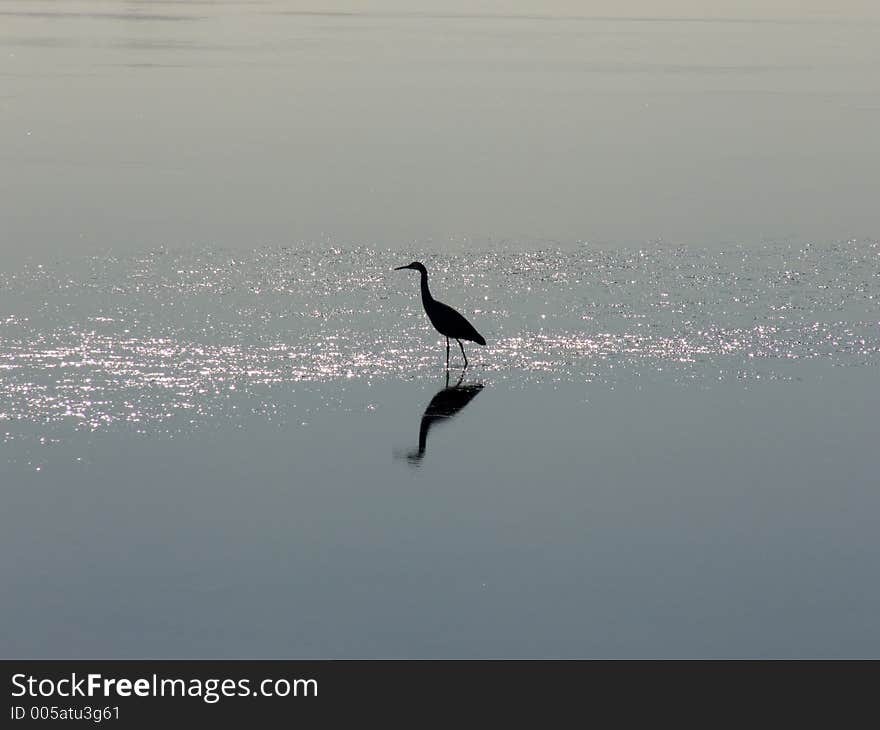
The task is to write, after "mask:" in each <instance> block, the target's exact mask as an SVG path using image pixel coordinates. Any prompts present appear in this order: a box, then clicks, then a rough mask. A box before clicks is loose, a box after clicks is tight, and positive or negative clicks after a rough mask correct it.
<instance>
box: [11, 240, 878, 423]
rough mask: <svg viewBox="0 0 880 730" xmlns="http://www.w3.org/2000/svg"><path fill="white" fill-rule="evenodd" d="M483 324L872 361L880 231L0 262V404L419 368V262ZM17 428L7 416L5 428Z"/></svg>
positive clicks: (187, 415)
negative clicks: (792, 241)
mask: <svg viewBox="0 0 880 730" xmlns="http://www.w3.org/2000/svg"><path fill="white" fill-rule="evenodd" d="M410 258H423V259H424V260H425V261H426V263H427V265H428V266H429V268H430V270H431V273H432V277H431V284H432V288H433V290H434V293H435V296H437V297H438V298H440V299H441V300H447V301H449V302H450V303H452V304H454V305H455V306H456V307H458V308H460V309H461V310H462V311H464V312H465V313H466V314H467V315H468V316H469V317H470V318H471V319H472V320H473V321H474V322H475V323H476V324H477V326H478V328H479V329H480V330H481V331H483V333H484V334H485V336H486V337H487V339H488V340H489V347H488V348H486V349H483V348H477V347H476V346H470V347H469V350H470V351H471V352H472V358H471V359H472V362H473V366H472V370H471V372H472V373H478V374H480V375H481V377H485V378H487V379H489V380H492V379H511V378H514V379H517V380H525V381H527V382H528V381H531V382H540V381H546V380H566V381H596V380H599V381H605V382H610V383H613V382H614V381H615V379H617V378H620V377H621V374H622V373H626V374H630V375H632V374H634V375H638V376H647V375H650V374H651V373H656V372H664V371H665V372H667V373H671V374H672V375H673V377H675V378H676V379H679V380H682V381H685V380H695V381H710V380H715V379H719V378H722V379H724V378H760V377H764V378H774V377H790V370H788V369H785V370H784V372H783V371H782V370H780V367H779V366H780V364H781V363H786V362H791V361H797V360H817V359H820V360H826V361H828V362H830V363H833V364H835V365H876V364H877V355H878V352H880V263H878V261H880V248H878V244H877V243H876V242H866V241H860V242H857V241H850V242H845V243H840V244H825V245H815V246H810V247H802V248H796V247H785V246H767V247H764V248H763V249H760V250H739V249H732V250H727V251H721V252H715V251H703V250H694V249H688V248H670V247H662V246H660V247H657V248H654V249H651V250H638V251H630V252H626V251H624V252H620V251H616V252H610V251H603V250H599V249H595V248H591V247H587V246H584V247H582V248H581V249H580V250H577V251H562V250H546V251H536V252H520V253H498V252H491V253H469V254H462V255H457V256H454V257H453V256H432V255H424V254H423V253H419V252H415V251H413V252H405V253H403V254H402V253H400V252H390V251H376V250H371V249H355V250H343V249H341V248H330V249H329V250H326V251H303V250H295V249H257V250H254V251H253V252H251V253H250V254H247V255H243V254H241V253H235V254H231V253H228V252H225V251H222V250H199V251H192V252H173V251H165V250H158V251H155V252H152V253H150V254H149V255H146V256H140V257H132V258H110V259H106V260H102V259H90V260H80V261H69V262H62V263H57V264H54V265H52V266H48V265H40V266H35V267H30V268H27V269H24V270H21V271H18V272H12V273H7V274H6V275H5V276H4V278H3V279H2V280H0V289H2V304H3V306H4V308H5V309H6V311H7V312H9V314H7V316H6V318H5V320H4V321H3V323H2V325H0V370H2V373H3V377H2V381H0V397H2V402H3V404H4V406H3V410H2V414H0V418H2V419H3V420H5V421H7V422H13V423H14V422H26V423H31V424H41V423H42V424H64V425H66V426H68V425H69V426H72V427H76V428H85V429H92V430H94V429H99V428H105V427H108V426H111V425H113V424H117V423H128V424H132V425H134V426H136V428H137V429H139V430H152V429H157V428H158V429H161V428H162V425H161V424H163V423H166V422H168V421H169V420H171V419H174V418H175V417H183V420H184V422H185V423H188V424H189V425H190V426H192V425H196V424H198V423H200V422H205V421H208V420H210V419H213V418H216V417H218V416H221V415H222V416H226V417H228V416H234V415H235V412H236V410H237V409H239V408H240V407H241V403H242V402H244V401H245V400H249V401H252V407H254V408H263V409H271V408H273V405H272V404H273V402H274V396H273V391H272V388H273V387H275V386H278V387H294V386H296V387H301V386H302V385H304V384H307V383H309V382H327V381H334V380H345V379H350V378H358V379H373V378H388V377H394V378H414V377H419V376H422V375H426V374H429V373H433V372H435V371H436V370H437V369H438V368H439V367H440V366H441V365H442V358H443V352H444V351H443V347H442V343H441V342H440V340H439V339H438V336H437V335H436V333H435V332H434V331H433V330H432V329H431V328H430V326H429V324H428V322H427V320H426V318H425V317H424V315H423V313H422V311H421V305H420V302H419V300H418V293H417V292H418V288H417V283H416V280H415V279H414V278H413V277H410V276H407V275H406V272H393V271H392V270H391V269H392V268H393V267H394V266H395V265H398V264H399V263H400V262H401V261H403V260H407V261H408V260H409V259H410ZM9 428H10V429H11V430H10V433H14V429H15V427H14V425H12V426H10V427H9Z"/></svg>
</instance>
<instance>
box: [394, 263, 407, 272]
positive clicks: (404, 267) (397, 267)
mask: <svg viewBox="0 0 880 730" xmlns="http://www.w3.org/2000/svg"><path fill="white" fill-rule="evenodd" d="M408 268H409V264H407V265H406V266H395V267H394V270H395V271H400V270H401V269H408Z"/></svg>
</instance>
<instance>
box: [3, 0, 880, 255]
mask: <svg viewBox="0 0 880 730" xmlns="http://www.w3.org/2000/svg"><path fill="white" fill-rule="evenodd" d="M878 22H880V10H878V5H877V3H874V2H867V1H866V2H856V1H853V0H848V1H847V0H844V1H843V2H833V3H831V2H795V1H794V0H792V1H790V2H786V1H782V0H767V1H762V2H732V1H731V2H714V3H712V2H678V1H674V0H670V1H666V2H659V1H652V2H647V1H646V0H640V1H638V2H628V3H618V2H610V1H608V0H601V1H599V2H586V1H585V2H559V1H554V0H542V1H541V2H537V0H536V1H533V2H532V1H530V2H485V1H484V2H425V3H412V2H397V3H394V2H386V1H384V0H381V1H377V2H315V1H314V0H312V1H311V2H272V1H266V2H260V1H259V0H257V1H254V2H223V1H218V2H174V1H171V2H162V1H155V2H118V1H115V0H106V1H101V0H90V1H89V2H78V1H76V0H71V1H69V2H59V1H55V2H51V1H41V0H28V1H27V2H25V1H24V0H0V220H2V226H0V247H2V252H3V254H4V257H5V259H6V261H7V262H9V261H10V259H17V258H21V257H22V256H25V255H27V256H34V257H37V258H41V257H46V256H54V255H57V254H59V253H62V252H63V253H77V252H80V251H89V252H91V251H106V250H109V249H112V250H115V251H119V250H140V249H143V248H144V247H154V246H158V245H166V246H175V247H176V246H186V245H188V244H191V243H197V244H201V245H213V244H219V245H224V246H236V247H253V246H259V245H263V244H273V245H277V244H288V243H292V242H299V241H321V240H333V241H334V242H338V243H343V244H345V243H366V244H369V245H384V244H390V245H400V244H402V243H406V242H415V243H417V244H420V245H424V246H426V247H429V248H436V247H443V246H449V245H451V243H450V242H455V243H458V244H459V245H461V244H462V243H463V244H464V245H489V244H490V243H497V242H499V241H502V242H503V241H515V242H517V243H523V242H524V243H526V244H528V243H529V242H531V241H540V242H546V241H554V240H555V241H558V242H560V243H562V244H566V243H571V242H574V241H578V240H588V241H591V242H596V243H599V242H604V243H610V244H617V243H642V242H644V241H649V240H654V239H658V238H663V239H665V240H668V241H672V242H691V243H693V242H695V243H699V244H706V245H713V246H714V245H723V244H728V243H731V242H741V243H746V244H752V243H755V242H760V241H761V240H762V239H793V240H795V241H822V240H845V239H847V238H850V237H873V236H875V235H876V234H877V231H878V229H880V226H878V223H880V212H878V206H877V204H876V201H877V198H878V186H877V171H878V169H880V145H878V144H877V129H878V126H880V32H878V31H880V25H878Z"/></svg>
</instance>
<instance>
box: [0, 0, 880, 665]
mask: <svg viewBox="0 0 880 730" xmlns="http://www.w3.org/2000/svg"><path fill="white" fill-rule="evenodd" d="M617 5H618V4H610V3H605V4H603V3H596V4H595V7H593V6H592V5H591V9H590V12H586V11H585V10H584V7H583V4H582V3H567V2H555V3H541V4H540V5H539V4H537V3H531V2H510V3H495V2H483V3H477V4H474V3H467V4H465V3H451V4H449V3H444V4H443V5H442V7H441V6H439V5H436V4H433V5H431V4H427V5H425V6H424V7H422V6H420V7H419V8H418V9H416V10H414V9H413V7H412V6H411V4H409V3H407V4H402V3H400V4H394V3H392V2H381V3H379V2H377V3H372V4H368V5H367V4H357V5H356V6H355V5H354V4H346V3H341V2H340V3H336V4H330V5H327V4H321V5H320V6H317V5H315V4H314V3H311V4H309V3H296V2H279V1H274V0H272V1H266V2H248V3H245V2H187V3H184V2H149V3H148V2H119V1H117V0H104V1H99V0H89V1H85V0H83V1H80V0H71V1H70V2H57V1H51V0H33V2H24V1H23V0H0V60H2V62H0V220H2V222H3V223H2V227H0V253H2V263H0V438H2V444H0V484H2V489H3V492H2V493H3V498H4V509H3V510H2V511H0V548H2V549H0V581H2V583H3V586H4V600H3V602H2V605H0V621H2V625H3V626H4V627H6V628H7V630H6V631H4V632H3V635H2V638H0V656H5V657H48V656H54V657H90V656H91V657H94V656H101V657H143V656H154V657H318V658H320V657H421V658H426V657H815V656H821V657H841V656H843V657H852V656H857V657H876V656H878V654H880V630H878V626H877V619H876V617H877V615H880V589H878V587H877V586H878V582H877V581H876V579H875V574H876V567H877V562H878V556H880V537H878V534H880V533H878V531H877V529H876V528H877V515H878V512H880V510H878V508H880V489H878V486H880V485H878V479H877V454H876V443H877V427H876V423H877V413H878V407H880V389H878V387H877V383H878V376H880V247H878V243H877V237H878V231H880V218H878V212H877V211H878V208H877V206H876V199H877V188H876V171H877V169H880V157H878V154H880V147H878V146H877V145H876V139H875V138H876V128H877V121H878V110H880V88H878V79H880V75H878V74H877V73H876V69H877V67H878V65H880V56H878V49H880V44H878V43H877V42H876V41H877V36H878V33H877V29H878V27H880V26H878V16H877V11H876V10H875V9H873V8H872V7H867V6H866V5H865V4H863V3H856V2H851V3H843V4H842V5H839V7H837V9H836V10H835V11H834V12H833V13H831V12H827V11H823V10H822V8H820V7H818V6H819V5H820V4H819V3H814V4H810V3H803V4H801V5H804V6H808V7H799V8H798V9H797V10H793V9H792V7H791V4H787V3H783V2H781V1H780V2H775V0H774V2H770V3H749V2H737V3H733V2H731V3H729V4H728V5H727V6H726V7H721V5H723V3H722V4H721V5H719V6H718V7H717V8H714V9H713V11H712V12H711V13H710V12H708V11H706V10H705V9H704V8H703V7H702V5H703V4H702V3H699V4H698V3H694V2H688V0H675V1H674V2H673V1H672V0H670V2H669V3H667V4H665V5H664V9H663V12H662V13H661V12H660V11H658V9H657V7H656V6H657V4H656V3H644V4H642V5H639V4H638V3H636V4H630V5H629V6H628V7H627V9H626V12H625V13H624V12H623V11H622V10H621V9H620V8H619V7H617ZM814 6H816V7H814ZM413 259H419V260H422V261H424V262H425V263H426V264H427V265H428V268H429V269H430V271H431V273H432V278H431V282H432V288H433V290H434V294H435V295H436V296H437V297H438V298H440V299H441V300H446V301H448V302H450V303H452V304H454V305H455V306H456V307H458V308H460V309H461V310H462V311H463V312H465V313H466V314H467V316H468V317H469V318H471V319H472V320H473V321H474V323H475V324H476V325H477V327H478V329H479V330H480V331H481V332H482V333H483V334H484V335H485V337H486V339H487V340H488V342H489V347H487V348H485V349H483V348H478V347H475V346H470V347H469V348H468V355H469V358H470V359H471V363H472V364H471V367H470V368H469V369H468V370H467V372H465V373H463V374H462V373H461V372H460V370H459V369H458V368H457V366H456V363H453V369H452V371H451V373H450V374H449V377H448V378H447V376H446V375H445V373H444V368H443V357H444V350H443V343H442V342H441V341H440V338H439V337H438V336H437V334H436V333H435V332H434V331H433V330H432V329H431V328H430V326H429V325H428V323H427V320H426V319H425V317H424V314H423V313H422V311H421V306H420V303H419V300H418V293H417V292H418V289H417V280H416V277H415V276H414V275H413V274H412V272H406V271H401V272H395V271H393V270H392V269H393V267H395V266H399V265H401V264H404V263H408V262H409V261H411V260H413Z"/></svg>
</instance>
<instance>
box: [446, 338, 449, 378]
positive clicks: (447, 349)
mask: <svg viewBox="0 0 880 730" xmlns="http://www.w3.org/2000/svg"><path fill="white" fill-rule="evenodd" d="M446 369H447V370H449V338H448V337H447V338H446Z"/></svg>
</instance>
